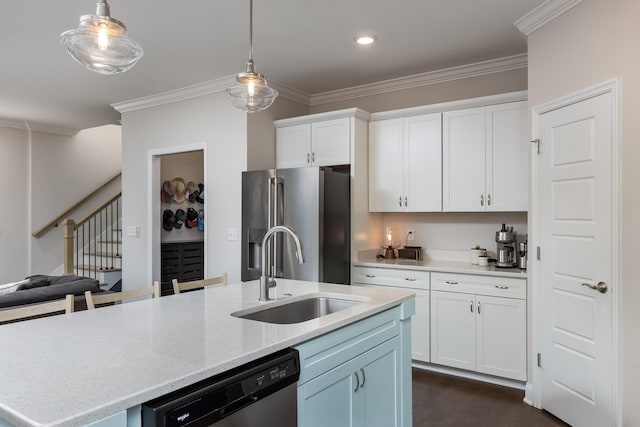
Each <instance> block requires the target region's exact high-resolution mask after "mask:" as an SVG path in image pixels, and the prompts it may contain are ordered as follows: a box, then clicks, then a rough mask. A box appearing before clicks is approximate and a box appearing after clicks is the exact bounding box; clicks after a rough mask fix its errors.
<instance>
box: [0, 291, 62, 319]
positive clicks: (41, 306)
mask: <svg viewBox="0 0 640 427" xmlns="http://www.w3.org/2000/svg"><path fill="white" fill-rule="evenodd" d="M73 306H74V300H73V295H72V294H69V295H67V296H66V297H65V299H59V300H55V301H50V302H43V303H38V304H30V305H27V306H24V307H18V308H10V309H7V310H1V311H0V322H8V321H12V320H24V319H27V318H30V317H35V316H42V315H45V314H53V313H57V312H62V311H64V312H65V314H69V313H73V309H74V307H73Z"/></svg>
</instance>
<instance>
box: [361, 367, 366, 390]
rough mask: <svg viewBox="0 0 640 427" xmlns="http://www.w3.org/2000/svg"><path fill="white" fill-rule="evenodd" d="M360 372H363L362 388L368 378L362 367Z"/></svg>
mask: <svg viewBox="0 0 640 427" xmlns="http://www.w3.org/2000/svg"><path fill="white" fill-rule="evenodd" d="M360 372H362V384H360V388H364V382H365V381H366V380H367V379H366V377H365V376H364V369H363V368H360Z"/></svg>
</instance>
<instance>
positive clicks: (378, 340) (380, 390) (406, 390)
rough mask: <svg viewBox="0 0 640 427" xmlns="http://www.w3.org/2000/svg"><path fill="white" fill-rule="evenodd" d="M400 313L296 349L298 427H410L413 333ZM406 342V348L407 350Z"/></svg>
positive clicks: (367, 321)
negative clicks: (409, 349) (297, 357)
mask: <svg viewBox="0 0 640 427" xmlns="http://www.w3.org/2000/svg"><path fill="white" fill-rule="evenodd" d="M403 312H404V313H405V315H408V316H410V315H411V314H412V313H411V309H407V307H402V306H400V307H396V308H394V309H391V310H387V311H385V312H383V313H380V314H378V315H376V316H372V317H370V318H367V319H364V320H362V321H360V322H358V323H355V324H353V325H350V326H347V327H344V328H341V329H339V330H337V331H334V332H331V333H329V334H327V335H323V336H321V337H318V338H316V339H314V340H311V341H308V342H306V343H302V344H300V345H299V346H296V349H297V350H298V351H299V353H300V367H301V373H300V379H299V381H298V425H299V426H300V427H314V426H329V425H330V426H353V427H355V426H361V427H365V426H366V427H376V426H380V427H392V426H405V427H409V426H411V424H412V421H411V360H410V358H409V355H408V342H409V341H408V328H407V327H405V326H404V325H403V322H405V321H408V320H409V318H408V317H407V318H406V319H404V320H402V319H401V318H402V313H403ZM403 342H404V343H405V344H403Z"/></svg>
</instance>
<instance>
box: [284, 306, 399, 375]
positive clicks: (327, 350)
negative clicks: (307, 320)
mask: <svg viewBox="0 0 640 427" xmlns="http://www.w3.org/2000/svg"><path fill="white" fill-rule="evenodd" d="M399 310H400V307H394V308H392V309H389V310H387V311H384V312H382V313H380V314H377V315H375V316H372V317H369V318H367V319H364V320H362V321H360V322H357V323H355V324H353V325H350V326H346V327H343V328H340V329H338V330H336V331H333V332H331V333H329V334H327V335H323V336H321V337H319V338H315V339H313V340H311V341H307V342H304V343H302V344H300V345H297V346H296V347H295V348H296V350H298V352H299V353H300V379H299V380H298V384H299V385H300V384H304V383H305V382H307V381H309V380H311V379H313V378H315V377H317V376H318V375H321V374H323V373H325V372H327V371H329V370H331V369H333V368H335V367H336V366H338V365H341V364H343V363H345V362H346V361H348V360H350V359H353V358H354V357H356V356H359V355H360V354H362V353H364V352H366V351H367V350H369V349H372V348H373V347H375V346H377V345H379V344H382V343H383V342H385V341H388V340H390V339H391V338H393V337H395V336H398V335H400V321H399V320H398V319H399V318H400V315H399Z"/></svg>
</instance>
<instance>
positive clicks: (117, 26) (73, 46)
mask: <svg viewBox="0 0 640 427" xmlns="http://www.w3.org/2000/svg"><path fill="white" fill-rule="evenodd" d="M60 42H61V43H62V44H63V45H64V46H65V47H66V48H67V52H69V55H71V57H72V58H73V59H75V60H76V61H78V62H79V63H80V64H82V65H84V66H85V67H86V68H88V69H89V70H91V71H95V72H96V73H100V74H117V73H122V72H124V71H127V70H128V69H130V68H131V67H133V66H134V65H135V64H136V63H137V62H138V60H139V59H140V58H142V55H143V54H144V51H143V50H142V47H140V45H139V44H138V43H136V42H135V41H133V40H131V39H130V38H129V37H128V36H127V28H126V27H125V25H124V24H123V23H122V22H120V21H118V20H117V19H113V18H111V16H109V5H108V4H107V2H106V1H104V0H102V1H99V2H98V3H97V11H96V14H95V15H83V16H81V17H80V25H79V27H78V28H77V29H73V30H69V31H65V32H64V33H62V34H61V35H60Z"/></svg>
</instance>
